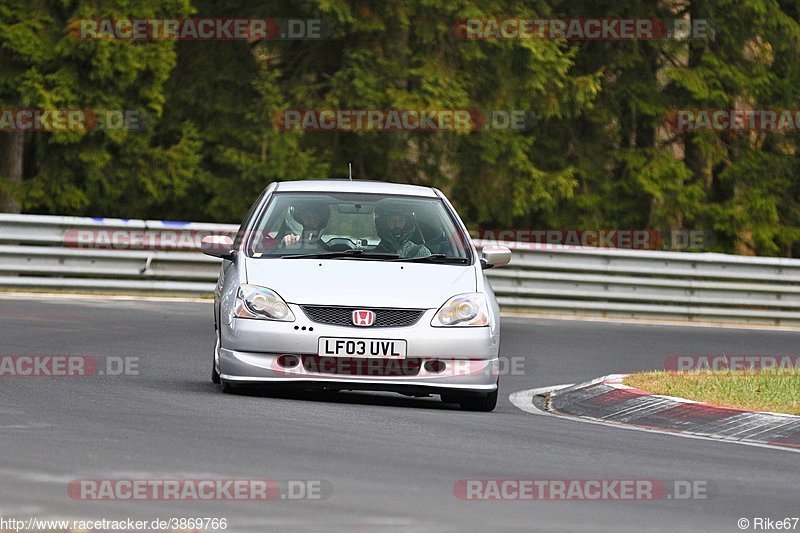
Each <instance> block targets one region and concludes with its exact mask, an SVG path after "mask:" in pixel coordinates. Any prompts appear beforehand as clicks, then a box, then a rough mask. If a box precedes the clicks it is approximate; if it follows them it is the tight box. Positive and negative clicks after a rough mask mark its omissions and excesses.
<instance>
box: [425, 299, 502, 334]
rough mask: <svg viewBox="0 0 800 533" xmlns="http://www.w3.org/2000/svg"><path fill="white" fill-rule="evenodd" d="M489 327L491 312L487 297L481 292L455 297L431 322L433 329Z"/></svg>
mask: <svg viewBox="0 0 800 533" xmlns="http://www.w3.org/2000/svg"><path fill="white" fill-rule="evenodd" d="M487 325H489V311H488V309H487V307H486V296H485V295H484V294H483V293H480V292H473V293H470V294H459V295H458V296H453V297H452V298H450V299H449V300H447V303H445V304H444V305H443V306H442V307H441V309H439V310H438V311H437V312H436V314H435V315H434V317H433V320H431V326H433V327H446V326H487Z"/></svg>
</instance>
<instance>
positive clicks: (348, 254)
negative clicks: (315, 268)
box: [281, 250, 400, 260]
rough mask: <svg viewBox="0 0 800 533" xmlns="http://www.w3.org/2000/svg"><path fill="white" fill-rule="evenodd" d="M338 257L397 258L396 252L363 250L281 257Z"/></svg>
mask: <svg viewBox="0 0 800 533" xmlns="http://www.w3.org/2000/svg"><path fill="white" fill-rule="evenodd" d="M339 257H357V258H359V259H386V260H390V259H398V258H399V257H400V256H399V255H397V254H385V253H381V252H365V251H364V250H341V251H339V252H316V253H313V254H299V255H282V256H281V259H337V258H339Z"/></svg>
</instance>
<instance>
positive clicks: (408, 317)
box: [301, 305, 425, 328]
mask: <svg viewBox="0 0 800 533" xmlns="http://www.w3.org/2000/svg"><path fill="white" fill-rule="evenodd" d="M301 308H302V309H303V312H305V314H306V315H308V318H310V319H311V320H312V321H314V322H318V323H320V324H329V325H331V326H353V311H356V310H359V309H360V310H369V311H372V312H373V313H375V323H374V324H372V326H371V327H374V328H400V327H404V326H411V325H413V324H416V323H417V321H418V320H419V319H420V317H421V316H422V315H423V314H424V313H425V310H424V309H387V308H380V307H378V308H369V307H330V306H320V305H303V306H301ZM353 327H364V326H353Z"/></svg>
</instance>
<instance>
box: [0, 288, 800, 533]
mask: <svg viewBox="0 0 800 533" xmlns="http://www.w3.org/2000/svg"><path fill="white" fill-rule="evenodd" d="M502 335H503V337H502V346H501V351H502V353H503V354H504V355H505V356H506V357H512V358H513V357H523V358H524V362H523V363H524V364H523V370H524V371H523V372H517V373H516V374H521V375H507V376H503V377H502V378H501V384H500V386H501V391H500V392H501V394H500V402H499V404H498V407H497V409H496V411H495V412H494V413H488V414H482V413H468V412H462V411H459V410H457V409H456V407H455V406H450V405H444V404H442V403H440V402H439V401H438V398H436V399H435V400H434V399H413V398H405V397H401V396H395V395H391V394H378V393H375V394H368V393H340V394H325V393H319V392H317V393H305V394H299V395H295V396H293V397H285V396H284V397H269V396H264V395H256V396H232V395H225V394H222V393H221V392H220V391H219V390H218V388H217V386H216V385H213V384H212V383H211V382H210V380H209V368H210V361H211V350H212V345H213V323H212V317H211V304H210V303H175V302H141V301H110V300H68V299H53V300H47V299H35V300H28V301H25V300H17V299H0V341H1V343H0V355H55V354H79V355H88V356H96V357H99V358H106V357H120V358H125V357H135V358H138V361H137V362H138V375H125V376H107V375H104V376H95V377H62V378H48V377H6V378H2V381H0V386H1V387H2V389H0V390H2V403H0V449H2V456H1V457H2V460H1V462H0V514H2V515H4V516H6V517H16V518H21V519H24V518H27V517H28V516H38V517H39V518H48V517H52V518H75V519H88V518H93V519H99V518H108V519H119V518H127V517H132V518H137V519H142V520H152V519H154V518H157V517H158V518H162V519H166V518H168V517H192V516H203V517H224V518H227V520H228V524H229V527H228V529H227V530H228V531H264V530H265V529H266V530H269V531H273V530H278V529H281V530H285V531H304V530H314V529H325V530H341V531H396V530H408V531H495V530H497V531H510V530H518V531H565V532H573V531H641V530H657V531H670V532H672V531H739V530H740V529H739V528H738V527H737V520H738V519H739V518H742V517H745V518H748V519H751V520H752V519H753V518H754V517H768V518H771V519H783V518H786V517H797V516H800V493H798V487H800V454H797V453H792V452H787V451H780V450H772V449H762V448H756V447H749V446H743V445H738V444H730V443H720V442H711V441H706V440H694V439H686V438H680V437H676V436H670V435H661V434H651V433H644V432H638V431H626V430H620V429H616V428H611V427H604V426H598V425H592V424H585V423H580V422H575V421H570V420H562V419H558V418H553V417H545V416H537V415H533V414H528V413H525V412H523V411H521V410H520V409H518V408H516V407H515V406H514V405H513V404H511V403H510V402H509V401H508V396H509V394H511V393H512V392H516V391H520V390H524V389H530V388H534V387H543V386H547V385H557V384H562V383H573V382H576V381H580V380H584V379H589V378H593V377H597V376H601V375H604V374H609V373H616V372H628V371H635V370H640V369H647V368H661V367H662V366H663V361H664V359H665V358H666V357H667V356H669V355H673V354H705V355H710V354H720V353H731V354H796V353H797V351H798V346H800V333H789V332H779V331H748V330H742V329H721V328H699V327H685V328H680V327H665V326H655V325H630V324H623V325H613V324H606V323H600V322H577V321H556V320H544V319H521V318H506V319H505V320H504V322H503V326H502ZM118 478H133V479H143V478H158V479H184V478H192V479H193V478H247V479H249V478H265V479H276V480H290V479H291V480H325V481H327V482H328V483H330V486H331V487H332V493H331V494H330V495H329V497H327V498H326V499H322V500H302V501H288V500H274V501H267V502H263V501H261V502H257V501H235V502H225V501H212V502H193V501H180V502H174V501H172V502H163V501H111V502H109V501H83V500H79V499H72V498H70V496H69V495H68V493H67V485H68V483H69V482H70V481H73V480H78V479H118ZM473 478H475V479H487V478H493V479H494V478H498V479H514V478H525V479H664V480H675V479H683V480H705V481H708V482H709V483H710V485H711V486H713V487H714V491H713V494H712V495H711V497H710V498H709V499H706V500H688V501H684V500H661V501H633V502H631V501H628V502H618V501H516V502H507V501H463V500H460V499H458V498H457V497H456V496H455V495H454V492H453V486H454V483H456V482H457V481H458V480H462V479H473ZM798 529H800V526H798Z"/></svg>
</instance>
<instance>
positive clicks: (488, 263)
mask: <svg viewBox="0 0 800 533" xmlns="http://www.w3.org/2000/svg"><path fill="white" fill-rule="evenodd" d="M510 261H511V250H509V249H508V248H506V247H505V246H484V247H483V249H482V250H481V267H482V268H484V269H487V268H494V267H501V266H504V265H507V264H508V263H509V262H510Z"/></svg>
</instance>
